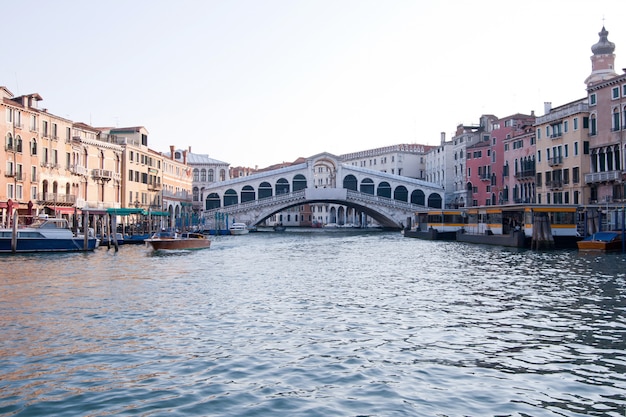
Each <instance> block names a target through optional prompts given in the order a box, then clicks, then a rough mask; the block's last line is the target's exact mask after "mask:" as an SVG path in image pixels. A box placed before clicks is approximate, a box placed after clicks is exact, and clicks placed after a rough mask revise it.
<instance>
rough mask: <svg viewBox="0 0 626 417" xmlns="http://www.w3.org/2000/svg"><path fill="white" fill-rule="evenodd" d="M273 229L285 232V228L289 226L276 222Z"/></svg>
mask: <svg viewBox="0 0 626 417" xmlns="http://www.w3.org/2000/svg"><path fill="white" fill-rule="evenodd" d="M273 229H274V231H275V232H284V231H285V230H287V226H285V225H284V224H282V223H276V224H275V225H274V227H273Z"/></svg>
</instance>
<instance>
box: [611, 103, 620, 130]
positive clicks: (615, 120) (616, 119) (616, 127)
mask: <svg viewBox="0 0 626 417" xmlns="http://www.w3.org/2000/svg"><path fill="white" fill-rule="evenodd" d="M619 110H620V109H619V108H615V109H613V128H612V130H613V132H615V131H618V130H619V117H620V114H619Z"/></svg>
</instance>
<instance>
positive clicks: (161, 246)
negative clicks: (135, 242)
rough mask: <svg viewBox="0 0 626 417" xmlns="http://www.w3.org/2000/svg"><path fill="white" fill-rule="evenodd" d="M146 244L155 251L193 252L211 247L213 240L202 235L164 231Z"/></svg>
mask: <svg viewBox="0 0 626 417" xmlns="http://www.w3.org/2000/svg"><path fill="white" fill-rule="evenodd" d="M145 242H146V243H147V244H148V245H150V246H151V247H152V249H153V250H155V251H156V250H192V249H206V248H209V247H210V246H211V240H209V238H207V237H206V236H205V235H203V234H200V233H178V232H174V231H167V230H162V231H160V232H158V233H155V234H154V235H153V236H152V237H151V238H150V239H146V240H145Z"/></svg>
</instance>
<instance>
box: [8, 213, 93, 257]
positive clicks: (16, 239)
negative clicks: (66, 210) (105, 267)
mask: <svg viewBox="0 0 626 417" xmlns="http://www.w3.org/2000/svg"><path fill="white" fill-rule="evenodd" d="M16 222H17V216H16V217H15V218H14V223H16ZM98 244H99V240H98V239H96V237H95V236H93V235H91V234H90V233H88V235H87V236H84V235H75V234H74V232H72V230H71V229H70V226H69V223H68V222H67V220H66V219H60V218H48V217H39V218H35V219H34V220H33V223H32V224H30V225H27V226H20V227H13V228H1V229H0V253H25V252H80V251H92V250H94V249H95V248H97V247H98Z"/></svg>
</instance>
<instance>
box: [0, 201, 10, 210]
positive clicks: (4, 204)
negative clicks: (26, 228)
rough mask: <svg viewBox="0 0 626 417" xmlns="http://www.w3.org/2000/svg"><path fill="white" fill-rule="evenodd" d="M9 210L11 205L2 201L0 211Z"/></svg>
mask: <svg viewBox="0 0 626 417" xmlns="http://www.w3.org/2000/svg"><path fill="white" fill-rule="evenodd" d="M3 208H9V203H7V202H6V201H0V209H3Z"/></svg>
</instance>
